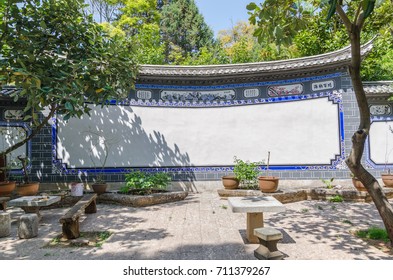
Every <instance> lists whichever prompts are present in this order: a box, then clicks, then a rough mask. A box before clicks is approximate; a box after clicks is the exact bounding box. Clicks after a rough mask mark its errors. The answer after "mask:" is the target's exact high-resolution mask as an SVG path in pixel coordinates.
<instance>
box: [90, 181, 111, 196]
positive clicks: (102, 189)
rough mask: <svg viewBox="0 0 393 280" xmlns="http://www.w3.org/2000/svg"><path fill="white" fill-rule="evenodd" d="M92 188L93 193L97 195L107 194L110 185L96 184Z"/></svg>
mask: <svg viewBox="0 0 393 280" xmlns="http://www.w3.org/2000/svg"><path fill="white" fill-rule="evenodd" d="M91 187H92V188H93V191H94V192H95V193H96V194H103V193H105V192H106V189H107V187H108V184H106V183H94V184H93V185H91Z"/></svg>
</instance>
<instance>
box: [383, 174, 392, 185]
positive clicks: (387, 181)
mask: <svg viewBox="0 0 393 280" xmlns="http://www.w3.org/2000/svg"><path fill="white" fill-rule="evenodd" d="M381 177H382V182H383V183H384V185H385V187H387V188H393V174H381Z"/></svg>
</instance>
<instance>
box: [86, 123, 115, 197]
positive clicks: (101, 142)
mask: <svg viewBox="0 0 393 280" xmlns="http://www.w3.org/2000/svg"><path fill="white" fill-rule="evenodd" d="M86 133H88V137H89V138H88V139H89V140H91V141H95V142H94V143H92V144H93V145H92V148H91V149H90V153H89V156H90V160H91V161H92V163H93V165H94V169H95V171H96V174H97V175H96V177H95V179H94V183H93V184H92V185H91V187H92V189H93V191H94V192H95V193H97V194H103V193H105V192H106V190H107V188H108V184H107V182H106V181H105V172H104V171H105V167H106V162H107V160H108V156H109V151H110V150H111V148H112V147H113V145H115V144H116V143H118V142H119V141H118V140H115V139H114V138H108V137H105V136H104V135H103V134H102V133H100V132H94V131H92V130H91V129H89V130H88V131H87V132H86ZM97 147H100V148H101V149H102V150H103V158H100V157H99V158H98V162H99V163H100V166H99V167H97V164H96V160H94V158H93V155H94V154H96V153H94V152H93V149H96V148H97Z"/></svg>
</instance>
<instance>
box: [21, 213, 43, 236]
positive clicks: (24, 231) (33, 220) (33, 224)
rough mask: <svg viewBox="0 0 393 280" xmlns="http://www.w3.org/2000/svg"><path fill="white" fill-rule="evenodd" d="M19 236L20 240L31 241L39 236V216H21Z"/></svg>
mask: <svg viewBox="0 0 393 280" xmlns="http://www.w3.org/2000/svg"><path fill="white" fill-rule="evenodd" d="M18 235H19V238H20V239H29V238H33V237H36V236H37V235H38V215H37V214H24V215H22V216H20V220H19V227H18Z"/></svg>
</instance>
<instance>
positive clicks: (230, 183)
mask: <svg viewBox="0 0 393 280" xmlns="http://www.w3.org/2000/svg"><path fill="white" fill-rule="evenodd" d="M221 180H222V184H223V185H224V188H225V189H228V190H233V189H237V188H238V187H239V179H237V178H236V177H235V176H233V175H227V176H223V177H222V178H221Z"/></svg>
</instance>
